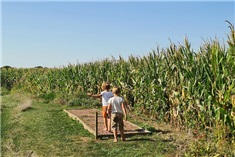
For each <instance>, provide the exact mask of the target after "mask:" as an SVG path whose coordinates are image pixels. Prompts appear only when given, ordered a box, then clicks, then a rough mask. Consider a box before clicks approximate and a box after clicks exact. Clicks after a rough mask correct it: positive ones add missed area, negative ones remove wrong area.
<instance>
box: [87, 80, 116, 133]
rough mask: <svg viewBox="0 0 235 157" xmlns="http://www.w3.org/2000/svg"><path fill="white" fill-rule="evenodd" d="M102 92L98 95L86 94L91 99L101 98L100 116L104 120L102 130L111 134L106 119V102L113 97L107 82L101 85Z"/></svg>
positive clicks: (109, 125)
mask: <svg viewBox="0 0 235 157" xmlns="http://www.w3.org/2000/svg"><path fill="white" fill-rule="evenodd" d="M102 90H103V91H102V92H101V93H100V94H96V95H92V94H89V93H88V94H87V95H88V96H92V97H93V98H102V115H103V119H104V127H105V128H104V130H106V131H109V132H111V124H110V119H109V117H108V100H109V99H110V98H111V97H113V93H112V92H111V91H110V84H109V83H108V82H103V83H102Z"/></svg>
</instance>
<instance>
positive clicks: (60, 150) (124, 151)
mask: <svg viewBox="0 0 235 157" xmlns="http://www.w3.org/2000/svg"><path fill="white" fill-rule="evenodd" d="M1 98H2V107H1V109H2V112H1V119H2V124H1V136H2V138H1V155H2V156H30V155H34V156H58V157H60V156H122V157H125V156H128V157H130V156H172V154H174V152H175V151H176V147H175V145H174V144H173V142H172V141H170V140H169V141H167V140H165V139H164V138H162V137H160V136H159V134H157V133H154V134H153V135H148V136H134V137H130V138H128V139H127V141H125V142H118V143H115V144H113V139H112V138H110V139H103V140H95V138H94V135H92V134H90V133H89V132H88V131H87V130H85V129H84V128H83V126H82V125H81V124H80V123H79V122H77V121H75V120H72V119H71V118H69V117H68V116H67V114H66V113H64V112H63V109H64V108H67V107H71V106H65V105H58V104H54V103H45V101H39V100H36V99H33V98H30V97H28V96H25V95H23V94H16V93H15V94H9V95H4V96H1ZM25 108H26V110H22V109H25ZM76 108H78V106H76Z"/></svg>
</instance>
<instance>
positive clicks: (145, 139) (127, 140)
mask: <svg viewBox="0 0 235 157" xmlns="http://www.w3.org/2000/svg"><path fill="white" fill-rule="evenodd" d="M131 141H151V142H154V141H155V140H153V139H151V138H134V139H126V141H125V142H131Z"/></svg>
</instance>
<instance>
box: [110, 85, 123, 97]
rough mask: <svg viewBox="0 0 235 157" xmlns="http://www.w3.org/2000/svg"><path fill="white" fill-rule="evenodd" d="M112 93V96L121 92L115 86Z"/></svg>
mask: <svg viewBox="0 0 235 157" xmlns="http://www.w3.org/2000/svg"><path fill="white" fill-rule="evenodd" d="M112 92H113V94H116V95H119V94H120V92H121V90H120V88H119V87H117V86H115V87H113V89H112Z"/></svg>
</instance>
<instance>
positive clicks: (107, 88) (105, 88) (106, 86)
mask: <svg viewBox="0 0 235 157" xmlns="http://www.w3.org/2000/svg"><path fill="white" fill-rule="evenodd" d="M102 90H110V84H109V82H103V83H102Z"/></svg>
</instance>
